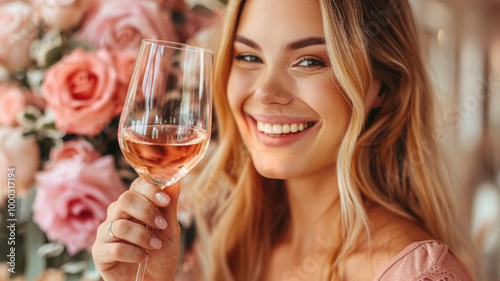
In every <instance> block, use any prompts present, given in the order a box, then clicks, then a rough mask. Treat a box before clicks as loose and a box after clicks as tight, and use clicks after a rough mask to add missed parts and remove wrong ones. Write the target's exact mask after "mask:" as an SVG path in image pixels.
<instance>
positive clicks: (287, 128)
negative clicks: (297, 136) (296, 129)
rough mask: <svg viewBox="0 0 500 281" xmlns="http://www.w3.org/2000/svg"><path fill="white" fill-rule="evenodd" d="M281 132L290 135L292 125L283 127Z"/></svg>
mask: <svg viewBox="0 0 500 281" xmlns="http://www.w3.org/2000/svg"><path fill="white" fill-rule="evenodd" d="M281 130H282V131H283V134H288V133H290V125H288V124H285V125H283V127H282V129H281Z"/></svg>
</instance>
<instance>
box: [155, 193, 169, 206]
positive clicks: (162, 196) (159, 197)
mask: <svg viewBox="0 0 500 281" xmlns="http://www.w3.org/2000/svg"><path fill="white" fill-rule="evenodd" d="M156 200H158V201H159V202H161V203H163V204H168V203H170V197H169V196H168V195H167V194H165V193H163V192H158V193H156Z"/></svg>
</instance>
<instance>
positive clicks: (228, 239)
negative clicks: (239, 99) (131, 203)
mask: <svg viewBox="0 0 500 281" xmlns="http://www.w3.org/2000/svg"><path fill="white" fill-rule="evenodd" d="M319 2H320V5H321V12H322V17H323V28H324V33H325V39H326V42H327V49H328V54H329V57H330V60H331V66H332V68H333V71H334V74H335V79H336V80H337V81H338V84H339V85H340V87H341V89H342V90H343V92H344V94H345V97H346V99H347V101H348V102H349V104H350V106H351V113H350V120H349V124H348V127H347V132H346V135H345V137H344V139H343V141H342V143H341V148H340V151H339V154H338V158H337V168H338V169H337V180H338V187H339V195H340V206H341V214H342V219H341V229H340V230H339V233H338V235H339V236H340V237H341V241H342V243H341V245H340V248H339V249H338V250H337V251H336V252H335V253H334V254H333V255H332V256H331V260H330V263H329V264H330V265H331V266H330V267H328V268H326V269H325V270H324V276H325V278H324V279H325V280H337V279H339V278H341V275H342V271H341V270H340V268H341V266H340V265H341V263H342V261H343V258H344V257H345V256H346V255H347V254H348V252H349V251H348V249H352V248H353V247H354V245H356V239H357V238H358V237H359V236H360V235H361V234H363V233H365V234H366V232H367V230H368V227H367V225H368V218H367V214H366V212H365V208H364V203H365V201H371V202H375V203H378V204H380V205H381V206H383V207H385V208H387V209H388V210H391V211H392V212H394V213H396V214H398V215H400V216H403V217H405V218H408V219H411V220H414V221H417V222H418V223H420V224H421V225H422V226H423V227H424V228H425V229H426V230H427V231H428V232H429V233H431V235H432V236H433V237H434V238H435V239H438V240H441V241H443V242H445V243H446V244H447V245H448V246H449V247H450V248H451V249H452V250H453V251H454V252H455V253H456V254H457V255H458V256H459V257H460V258H461V260H462V261H464V262H465V263H466V264H467V265H468V266H469V268H470V269H472V270H473V271H475V269H477V268H479V267H478V266H477V259H475V258H474V255H473V252H474V251H473V249H472V245H471V240H470V238H469V237H468V231H467V230H466V229H465V228H461V227H462V226H461V225H460V224H459V223H458V222H459V221H460V220H458V219H457V212H456V208H455V206H454V204H453V200H452V196H450V194H451V191H450V190H449V187H450V184H449V182H448V181H447V180H446V178H447V176H446V173H445V170H444V169H443V166H444V165H443V162H442V159H443V157H441V156H440V153H439V144H438V142H437V140H436V139H435V137H434V133H435V132H434V131H433V128H435V123H434V122H435V121H434V116H433V112H432V111H433V110H432V109H433V97H432V95H433V93H432V90H431V85H430V82H429V80H428V78H427V74H426V71H425V67H424V65H423V62H422V56H421V53H420V49H419V45H418V44H417V43H418V34H417V30H416V24H415V22H414V19H413V16H412V14H411V9H410V6H409V4H408V2H407V1H406V0H352V1H343V0H342V1H340V0H319ZM243 4H244V1H242V0H234V1H230V3H229V4H228V6H227V10H226V20H225V26H224V28H223V29H222V34H221V39H220V47H219V50H218V53H217V61H216V69H215V71H216V74H215V77H217V79H216V85H215V89H214V90H215V95H216V98H215V108H216V115H217V120H218V126H217V127H218V135H219V137H218V147H217V150H216V151H215V152H214V154H213V155H212V156H211V158H210V159H209V161H208V162H207V163H205V168H204V170H203V172H202V174H201V175H200V177H199V182H200V183H203V188H202V190H201V191H200V192H199V193H198V194H199V200H197V201H198V202H199V203H200V204H199V205H198V206H195V209H196V211H197V213H196V216H197V220H196V221H197V224H198V229H199V231H200V233H201V235H200V239H201V242H202V245H203V248H204V249H205V251H204V256H203V257H202V260H203V262H204V269H205V275H206V277H207V279H208V280H259V279H260V277H261V274H262V272H263V265H264V264H266V258H267V257H268V256H269V253H270V250H271V246H272V242H273V239H274V238H275V237H276V235H277V234H278V233H279V231H280V229H281V228H282V226H283V224H284V223H286V219H287V216H288V209H287V207H286V202H285V201H286V196H285V191H284V190H283V183H282V182H281V181H278V180H270V179H265V178H263V177H261V176H260V175H259V174H258V173H257V172H256V171H255V169H254V167H253V164H252V160H251V158H250V156H249V154H248V153H247V151H246V149H245V147H244V145H243V142H242V140H241V137H240V135H239V133H238V130H237V128H236V124H235V122H234V120H233V118H232V116H231V111H230V109H229V105H228V102H227V93H226V91H227V83H228V76H229V72H230V69H231V62H232V48H233V39H234V35H235V32H236V28H237V22H238V20H239V15H240V13H241V9H242V6H243ZM372 77H376V78H377V79H379V80H380V81H381V82H382V90H383V94H384V101H383V104H382V106H381V107H380V108H378V109H377V110H376V111H373V112H372V113H371V114H369V116H365V115H366V114H365V109H364V104H363V102H364V98H365V95H366V93H367V92H368V89H369V87H370V84H371V83H372ZM264 185H265V187H266V188H262V187H263V186H264ZM215 195H217V196H215ZM214 201H216V203H215V207H214V210H207V207H206V206H207V204H214ZM207 212H209V214H210V215H209V216H208V219H207ZM348 234H349V235H348Z"/></svg>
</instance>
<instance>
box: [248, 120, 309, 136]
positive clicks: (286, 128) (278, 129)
mask: <svg viewBox="0 0 500 281" xmlns="http://www.w3.org/2000/svg"><path fill="white" fill-rule="evenodd" d="M314 124H315V122H305V123H291V124H270V123H264V122H260V121H257V130H258V131H259V132H262V133H264V134H266V135H270V136H281V135H290V134H298V133H301V132H303V131H305V130H307V129H309V128H311V127H312V126H314Z"/></svg>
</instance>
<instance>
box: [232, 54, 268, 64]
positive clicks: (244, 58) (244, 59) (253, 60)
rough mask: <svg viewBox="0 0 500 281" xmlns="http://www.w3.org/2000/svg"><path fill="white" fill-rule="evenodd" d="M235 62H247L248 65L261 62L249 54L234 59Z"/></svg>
mask: <svg viewBox="0 0 500 281" xmlns="http://www.w3.org/2000/svg"><path fill="white" fill-rule="evenodd" d="M234 58H235V59H236V60H237V61H242V62H248V63H261V62H262V60H261V59H260V58H259V57H257V56H254V55H251V54H241V55H236V56H235V57H234Z"/></svg>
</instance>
